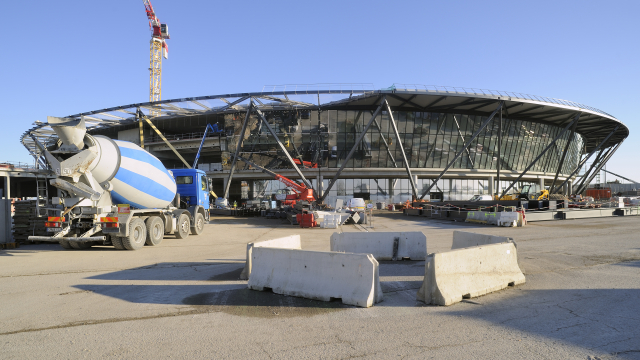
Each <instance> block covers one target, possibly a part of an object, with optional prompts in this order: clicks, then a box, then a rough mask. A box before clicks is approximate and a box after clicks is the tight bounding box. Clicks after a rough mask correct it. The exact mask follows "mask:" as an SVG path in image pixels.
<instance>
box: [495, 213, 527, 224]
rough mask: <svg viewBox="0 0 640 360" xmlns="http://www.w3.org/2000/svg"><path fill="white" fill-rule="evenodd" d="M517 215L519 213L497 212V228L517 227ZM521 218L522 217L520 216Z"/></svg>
mask: <svg viewBox="0 0 640 360" xmlns="http://www.w3.org/2000/svg"><path fill="white" fill-rule="evenodd" d="M518 215H520V213H517V212H506V211H503V212H499V213H498V223H497V225H498V226H506V227H517V226H518ZM520 216H522V215H520Z"/></svg>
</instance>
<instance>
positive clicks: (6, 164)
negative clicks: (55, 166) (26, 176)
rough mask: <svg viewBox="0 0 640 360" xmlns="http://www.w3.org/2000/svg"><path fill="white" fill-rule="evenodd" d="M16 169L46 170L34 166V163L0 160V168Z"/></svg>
mask: <svg viewBox="0 0 640 360" xmlns="http://www.w3.org/2000/svg"><path fill="white" fill-rule="evenodd" d="M6 169H9V170H16V169H24V170H43V171H44V170H46V169H41V168H38V167H36V165H34V164H28V163H23V162H20V161H2V162H0V170H6Z"/></svg>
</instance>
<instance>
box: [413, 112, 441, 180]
mask: <svg viewBox="0 0 640 360" xmlns="http://www.w3.org/2000/svg"><path fill="white" fill-rule="evenodd" d="M446 119H447V115H444V116H443V117H442V119H440V123H439V124H438V129H437V130H436V135H435V137H436V138H435V139H433V145H432V146H431V149H429V151H427V156H426V157H425V158H424V166H425V167H426V166H427V161H428V160H429V157H431V154H432V153H433V150H435V149H436V140H437V138H438V135H439V134H440V130H442V126H443V125H444V122H445V120H446ZM429 137H431V134H429ZM418 167H419V166H418Z"/></svg>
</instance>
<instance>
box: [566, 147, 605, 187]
mask: <svg viewBox="0 0 640 360" xmlns="http://www.w3.org/2000/svg"><path fill="white" fill-rule="evenodd" d="M609 151H611V148H609V149H608V150H607V153H606V155H609ZM604 153H605V149H602V150H600V152H599V153H598V155H597V156H596V159H595V160H593V163H592V164H591V166H589V169H587V171H585V172H584V174H582V177H581V178H580V181H577V180H576V181H575V185H576V186H574V189H579V188H581V187H582V185H583V184H584V182H585V181H586V180H587V178H589V176H590V175H591V171H592V170H593V169H594V168H595V167H596V166H597V165H598V163H599V162H600V159H602V158H603V156H602V155H603V154H604ZM580 168H582V166H580ZM576 179H577V177H576Z"/></svg>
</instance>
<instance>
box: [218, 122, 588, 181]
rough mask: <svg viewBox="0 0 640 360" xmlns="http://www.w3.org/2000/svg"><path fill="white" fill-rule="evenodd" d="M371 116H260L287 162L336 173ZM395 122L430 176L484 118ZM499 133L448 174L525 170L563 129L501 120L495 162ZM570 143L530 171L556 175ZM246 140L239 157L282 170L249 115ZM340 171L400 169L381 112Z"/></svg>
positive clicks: (575, 148)
mask: <svg viewBox="0 0 640 360" xmlns="http://www.w3.org/2000/svg"><path fill="white" fill-rule="evenodd" d="M372 113H373V110H371V111H369V110H362V111H356V110H328V111H322V112H321V113H320V115H319V116H318V112H317V111H304V112H296V111H277V112H265V116H266V118H267V120H268V122H269V123H270V124H271V127H272V128H273V129H274V130H275V132H276V133H277V134H278V137H279V138H280V140H281V141H282V142H283V144H285V146H286V147H287V150H288V151H289V153H290V154H291V155H292V157H298V158H302V159H303V160H304V161H311V162H314V163H318V164H319V166H321V167H329V168H339V167H340V166H341V165H342V163H343V162H344V160H345V158H346V156H347V154H348V153H349V151H350V150H351V148H352V147H353V145H354V143H355V140H356V138H357V136H358V134H360V133H361V132H362V130H363V129H364V128H365V126H366V124H367V122H368V121H369V119H370V118H371V115H372ZM231 117H232V115H226V116H225V124H226V126H225V128H226V129H227V133H228V135H231V134H233V136H228V137H227V147H228V151H229V152H231V153H232V152H234V151H235V148H236V144H237V143H238V137H239V134H240V131H241V126H242V118H243V116H238V115H236V116H234V117H233V119H231ZM393 117H394V119H395V121H396V124H397V126H398V132H399V135H400V140H401V141H402V144H403V146H404V149H405V153H406V156H407V161H408V162H409V165H410V167H411V168H436V169H439V168H444V167H445V166H447V164H448V163H449V162H450V161H451V160H453V158H454V157H455V155H456V153H457V152H459V151H460V150H461V149H462V148H463V145H464V143H465V142H466V140H468V139H470V138H471V137H472V135H473V134H474V133H475V132H476V131H477V129H478V128H479V127H480V125H481V123H482V122H483V121H484V120H485V119H486V117H485V116H480V115H465V114H454V113H432V112H407V111H394V112H393ZM227 118H229V119H227ZM229 120H232V121H229ZM498 131H499V121H498V119H497V118H494V120H492V121H491V122H490V123H489V125H488V126H487V127H486V128H485V129H484V130H483V131H481V132H480V134H479V136H478V137H477V138H476V139H474V141H473V142H472V144H471V146H470V147H469V148H468V149H467V150H466V151H465V152H464V154H463V155H462V156H461V157H459V158H458V160H456V162H455V163H454V164H453V166H452V167H451V169H496V166H497V164H498V161H500V164H501V168H502V169H504V170H506V171H509V170H512V171H518V172H520V171H523V170H524V169H525V168H526V167H527V166H528V165H529V164H530V163H531V162H532V161H533V160H534V159H535V158H536V157H537V156H538V155H539V154H540V153H541V152H542V151H543V150H544V148H545V147H546V146H547V145H548V144H550V143H551V141H552V140H553V139H554V138H555V136H557V135H558V133H559V132H560V131H562V128H560V127H557V126H554V125H548V124H544V123H542V122H530V121H522V120H513V119H509V118H503V121H502V139H503V140H502V149H501V151H500V159H498ZM568 137H569V131H567V132H566V133H565V134H564V135H563V137H561V138H560V139H559V140H558V141H557V142H556V143H555V144H554V146H553V147H552V148H551V149H550V150H549V151H548V152H547V153H546V154H545V155H544V156H543V158H541V159H540V160H539V161H538V162H537V163H536V164H535V165H534V166H533V167H532V168H531V170H530V171H532V172H548V173H555V172H556V170H557V167H558V164H559V161H560V158H561V156H562V151H563V150H564V147H565V145H566V142H567V139H568ZM244 138H245V140H244V144H243V149H242V150H243V152H244V153H245V154H246V155H248V154H251V155H250V156H251V157H252V161H254V162H256V163H258V164H259V165H263V166H266V167H269V168H277V167H279V166H284V167H286V163H283V162H282V161H278V160H277V159H278V158H279V157H280V158H282V154H280V155H278V152H279V149H278V148H277V146H276V145H277V144H276V142H275V140H274V139H273V138H272V137H271V135H270V134H269V132H268V130H267V129H266V127H265V126H262V124H261V122H259V121H258V118H257V117H256V116H255V115H254V116H251V119H250V121H249V124H248V127H247V131H246V133H245V136H244ZM582 148H583V140H582V137H581V136H580V135H579V134H576V136H575V137H574V139H573V141H572V143H571V144H570V146H569V150H568V152H567V156H566V159H565V163H564V165H563V169H562V171H561V173H562V174H568V173H571V171H572V170H573V169H575V167H576V166H577V164H578V161H579V157H580V153H581V150H582ZM222 157H223V158H225V157H227V158H228V157H229V154H228V153H226V154H225V153H223V155H222ZM274 159H276V160H274ZM223 160H224V159H223ZM223 162H224V161H223ZM346 167H347V168H352V169H358V168H393V167H398V168H403V167H404V163H403V158H402V155H401V153H400V146H398V141H397V139H396V137H395V134H394V131H393V128H392V127H391V122H390V118H389V114H387V113H386V112H382V113H381V114H380V115H378V116H377V118H376V119H375V121H374V123H373V124H372V126H371V127H370V128H369V130H368V131H367V134H366V135H365V137H364V139H363V141H362V143H361V144H360V145H359V146H358V148H357V151H356V152H355V154H354V156H353V157H352V158H351V159H349V160H348V161H347V165H346Z"/></svg>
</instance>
